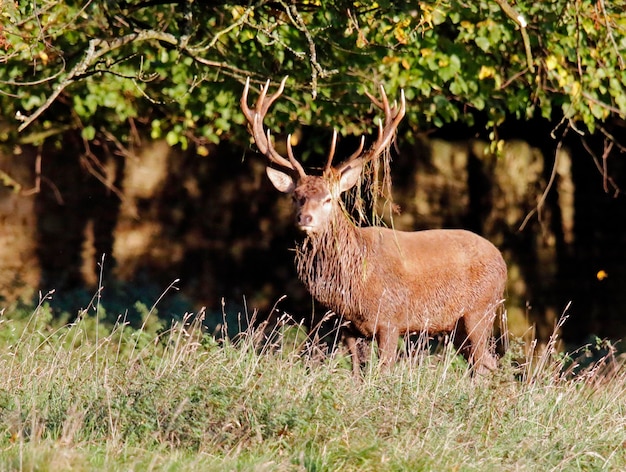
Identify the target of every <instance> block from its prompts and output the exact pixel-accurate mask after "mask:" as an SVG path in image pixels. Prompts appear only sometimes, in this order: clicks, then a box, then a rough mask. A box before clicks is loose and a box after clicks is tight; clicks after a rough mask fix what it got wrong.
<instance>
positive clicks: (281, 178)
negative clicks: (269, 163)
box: [265, 167, 296, 193]
mask: <svg viewBox="0 0 626 472" xmlns="http://www.w3.org/2000/svg"><path fill="white" fill-rule="evenodd" d="M265 173H266V174H267V176H268V177H269V178H270V181H271V182H272V184H273V185H274V187H276V190H278V191H280V192H283V193H291V192H293V190H294V189H295V188H296V184H295V182H294V181H293V178H292V177H291V176H290V175H289V174H287V173H285V172H282V171H280V170H276V169H274V168H272V167H266V168H265Z"/></svg>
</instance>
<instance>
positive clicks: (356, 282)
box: [242, 81, 507, 372]
mask: <svg viewBox="0 0 626 472" xmlns="http://www.w3.org/2000/svg"><path fill="white" fill-rule="evenodd" d="M268 85H269V84H268ZM268 85H266V87H265V88H264V89H263V91H262V94H261V96H260V97H259V100H258V102H257V107H256V110H251V109H249V108H248V107H247V103H246V102H247V88H248V84H246V89H245V91H244V95H243V97H242V108H243V110H244V113H245V114H246V117H247V118H248V122H249V123H250V126H251V128H252V133H253V136H254V137H255V141H256V143H257V146H258V147H259V149H260V150H261V151H262V152H263V153H264V154H266V155H267V156H268V157H269V158H270V160H272V162H274V163H277V164H279V165H281V166H282V167H285V168H286V169H287V170H286V171H283V170H279V169H275V168H273V167H268V168H267V174H268V177H269V178H270V180H271V182H272V184H273V185H274V186H275V187H276V188H277V189H278V190H279V191H281V192H284V193H287V194H290V195H292V197H293V200H294V204H295V206H296V222H297V224H298V226H299V227H300V228H301V229H302V230H303V231H305V232H306V238H305V239H304V241H303V243H302V244H301V245H300V246H299V247H298V251H297V255H296V266H297V269H298V274H299V277H300V279H301V280H302V281H303V282H304V284H305V285H306V286H307V288H308V290H309V292H310V293H311V294H312V295H313V297H314V298H315V299H317V300H318V301H319V302H321V303H322V304H324V305H326V306H327V307H328V308H330V309H331V310H333V311H334V312H335V313H337V314H338V315H340V316H343V318H344V319H345V320H347V321H349V322H350V323H351V326H350V330H349V332H350V333H356V334H358V335H360V336H364V337H369V338H375V339H376V340H377V343H378V349H379V356H380V359H381V363H382V364H387V365H388V364H390V363H392V362H394V360H395V357H396V349H397V344H398V339H399V336H401V335H404V334H409V333H415V332H427V333H429V334H435V333H441V332H453V331H454V332H455V341H456V343H457V344H458V345H460V347H461V348H462V352H463V353H464V354H465V356H466V357H467V359H468V360H469V362H470V364H471V365H472V366H473V367H474V368H475V370H476V371H478V372H486V371H489V370H492V369H494V368H495V367H496V360H495V358H494V356H493V355H492V352H491V348H490V339H491V334H492V330H493V321H494V318H495V314H496V309H497V307H498V306H499V305H500V304H501V302H502V300H501V298H502V296H503V292H504V287H505V284H506V279H507V269H506V264H505V262H504V260H503V258H502V255H501V253H500V251H499V250H498V249H497V248H496V247H495V246H494V245H493V244H491V243H490V242H489V241H487V240H486V239H484V238H482V237H481V236H479V235H477V234H474V233H471V232H469V231H464V230H425V231H416V232H404V231H396V230H393V229H389V228H385V227H379V226H372V227H359V226H357V225H355V223H354V222H353V221H352V220H351V218H350V217H349V216H348V215H347V212H346V211H345V208H344V207H343V203H342V200H341V194H342V193H343V192H345V191H347V190H349V189H350V188H352V187H353V186H355V185H356V183H357V182H358V181H359V177H360V175H361V171H362V167H363V164H364V163H365V162H366V161H368V160H372V159H374V158H375V157H376V156H377V155H378V154H380V152H382V150H383V148H384V147H386V146H388V145H389V142H390V141H391V139H392V135H393V132H394V131H395V128H396V126H397V124H398V122H399V121H400V119H401V118H402V116H403V115H404V106H405V105H404V96H402V100H401V105H400V107H399V108H398V107H397V106H395V105H394V107H393V108H392V107H390V106H389V103H388V102H387V98H386V96H385V95H384V91H383V101H382V102H377V101H376V100H374V99H373V100H374V103H375V104H376V105H378V106H379V107H380V108H383V109H384V110H385V115H386V123H385V126H384V127H383V125H382V123H381V125H380V129H379V137H378V140H377V142H376V143H375V145H374V147H373V148H372V149H371V150H370V151H368V152H367V153H364V154H362V153H361V151H362V146H361V148H360V149H359V151H357V153H355V154H354V155H353V156H352V157H351V158H350V159H348V160H347V161H346V162H345V163H344V164H343V165H341V166H339V167H332V166H331V165H330V163H331V160H332V155H333V150H334V140H333V146H332V147H333V150H331V153H330V155H329V160H328V164H327V166H326V169H325V170H324V173H323V175H321V176H313V175H307V174H306V172H305V171H304V169H303V168H302V166H301V165H300V164H299V163H298V162H297V161H296V160H295V158H294V157H293V153H292V150H291V147H290V145H289V141H288V146H287V150H288V154H289V160H287V159H285V158H282V157H281V156H280V155H278V154H277V153H276V151H275V150H274V149H273V147H272V145H271V141H270V139H269V134H266V133H264V132H262V131H261V130H262V123H261V121H262V117H263V115H264V114H265V112H266V111H267V108H269V105H271V103H272V102H273V101H274V100H275V99H276V98H277V96H278V95H280V93H281V92H282V86H283V85H284V81H283V83H282V84H281V88H280V90H279V91H278V92H277V93H275V94H274V95H273V96H271V97H268V98H266V97H265V95H266V93H267V88H268ZM370 98H371V97H370ZM244 104H245V105H244ZM346 343H347V345H348V347H349V349H350V351H351V354H352V357H353V359H352V360H353V367H354V370H355V372H358V371H359V365H358V357H357V353H356V345H355V342H354V337H353V335H352V334H349V335H347V336H346Z"/></svg>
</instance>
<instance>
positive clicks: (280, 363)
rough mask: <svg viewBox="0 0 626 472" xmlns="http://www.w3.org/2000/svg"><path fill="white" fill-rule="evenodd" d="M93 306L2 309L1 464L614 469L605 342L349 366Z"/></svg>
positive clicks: (620, 398) (619, 372) (278, 336)
mask: <svg viewBox="0 0 626 472" xmlns="http://www.w3.org/2000/svg"><path fill="white" fill-rule="evenodd" d="M99 318H100V315H99V314H98V313H97V309H95V310H92V311H90V312H84V313H82V315H81V316H80V317H79V318H78V319H77V320H76V321H74V322H72V323H62V322H58V321H57V322H53V320H52V318H51V315H50V310H49V309H48V308H47V307H46V305H45V304H42V305H40V306H39V307H37V308H36V309H33V310H32V311H30V312H28V313H24V312H23V311H20V310H17V309H16V310H15V311H14V312H4V313H3V315H2V317H0V372H1V376H0V471H9V470H33V471H34V470H37V471H63V470H72V471H88V470H104V471H109V470H110V471H113V470H120V471H122V470H124V471H130V470H135V471H143V470H171V471H187V470H194V471H222V470H255V471H257V470H258V471H274V470H278V471H282V470H285V471H291V470H296V471H298V470H306V471H334V470H337V471H338V470H341V471H370V470H371V471H386V470H394V471H404V470H410V471H420V470H433V471H492V470H493V471H550V470H554V471H568V470H585V471H601V470H606V471H618V470H626V373H625V372H624V370H623V368H622V366H620V365H619V363H617V362H614V361H613V358H612V357H605V358H602V359H600V360H599V361H597V362H590V363H589V364H588V365H586V366H584V368H583V367H582V366H581V367H579V368H576V364H571V360H570V359H569V358H568V357H567V356H563V355H559V354H558V353H556V352H553V350H552V349H550V346H548V349H546V350H545V351H544V352H543V354H537V353H533V352H532V349H531V347H532V346H530V347H529V346H523V345H522V344H520V343H519V342H517V341H515V340H512V341H511V347H510V348H509V350H508V352H507V354H506V355H505V356H504V357H503V358H502V359H501V364H502V365H501V367H500V369H499V370H498V371H497V372H495V373H493V375H491V376H489V377H486V378H472V377H471V376H470V375H469V373H468V371H467V367H466V364H465V361H464V360H463V359H462V358H460V357H459V356H457V355H455V353H454V352H453V351H452V350H450V349H443V350H441V351H438V352H436V353H435V354H428V353H426V352H418V353H416V354H411V355H408V356H406V357H405V358H403V359H402V360H401V361H400V362H399V363H398V364H397V365H396V366H395V367H394V368H392V369H391V370H389V371H385V372H381V371H379V370H378V369H377V368H376V363H375V360H374V359H372V360H371V362H369V363H368V364H367V365H366V366H365V367H364V371H363V378H362V379H355V378H353V377H352V374H351V370H350V366H349V364H348V362H347V359H346V358H345V357H344V356H343V355H342V354H341V353H338V354H335V355H332V356H326V357H322V356H319V355H317V354H316V348H315V346H311V345H310V344H308V343H306V342H305V341H306V340H305V339H304V337H303V336H302V330H301V329H298V328H291V329H287V330H281V331H276V332H275V333H274V334H275V336H273V337H272V340H271V341H267V339H265V338H263V337H262V336H260V333H258V332H254V331H249V332H247V333H246V334H245V335H244V336H242V337H241V338H240V339H239V340H238V341H237V342H229V341H217V340H215V339H214V338H213V337H212V336H209V335H206V334H203V333H202V329H201V327H200V326H201V318H202V317H201V316H199V317H198V316H191V315H187V316H186V317H184V319H182V320H180V321H179V322H176V323H173V324H172V325H171V326H169V327H164V326H163V325H162V323H161V322H160V321H158V319H157V318H156V316H155V314H154V313H152V312H151V311H150V310H149V309H144V312H143V320H144V322H143V326H141V327H139V328H135V329H132V328H130V327H129V326H128V324H126V323H124V322H123V319H120V320H119V321H118V322H117V323H115V324H110V325H107V323H104V322H97V321H98V319H99ZM303 341H304V342H303ZM525 352H526V353H525ZM583 354H584V353H583ZM583 357H584V356H583ZM575 371H576V372H577V375H573V372H575Z"/></svg>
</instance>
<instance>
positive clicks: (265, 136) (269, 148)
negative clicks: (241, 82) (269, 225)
mask: <svg viewBox="0 0 626 472" xmlns="http://www.w3.org/2000/svg"><path fill="white" fill-rule="evenodd" d="M286 81H287V77H284V78H283V80H282V81H281V82H280V85H279V87H278V90H277V91H276V92H274V93H273V94H272V95H270V96H269V97H268V96H267V92H268V91H269V88H270V80H269V79H268V80H267V82H266V83H265V86H264V87H263V88H262V89H261V93H260V94H259V98H258V99H257V101H256V106H255V108H254V109H252V108H250V107H249V106H248V91H249V89H250V77H248V78H247V79H246V85H245V87H244V89H243V94H242V95H241V101H240V103H241V110H242V111H243V114H244V115H245V117H246V120H248V128H249V130H250V133H251V134H252V137H253V138H254V142H255V143H256V146H257V148H259V151H260V152H261V153H262V154H265V156H267V157H268V159H269V160H270V161H272V162H273V163H275V164H277V165H279V166H282V167H286V168H287V169H291V170H295V171H296V172H297V173H298V174H300V176H301V177H302V176H305V175H306V173H305V172H304V168H303V167H302V165H301V164H300V163H299V162H298V161H297V160H296V159H295V157H294V156H293V151H292V149H291V135H290V136H289V137H288V138H287V154H288V157H289V159H285V158H284V157H283V156H281V155H280V154H279V153H278V152H277V151H276V149H274V146H273V145H272V140H271V139H270V130H267V131H265V130H264V129H263V118H265V115H266V114H267V111H268V110H269V108H270V106H272V103H274V102H275V101H276V99H277V98H278V97H280V96H281V94H282V93H283V90H284V88H285V82H286Z"/></svg>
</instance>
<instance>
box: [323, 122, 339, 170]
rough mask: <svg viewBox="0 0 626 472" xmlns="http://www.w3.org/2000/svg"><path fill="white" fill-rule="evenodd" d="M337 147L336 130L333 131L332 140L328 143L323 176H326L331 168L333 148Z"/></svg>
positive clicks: (333, 154)
mask: <svg viewBox="0 0 626 472" xmlns="http://www.w3.org/2000/svg"><path fill="white" fill-rule="evenodd" d="M336 146H337V130H336V129H333V139H332V141H331V143H330V151H328V159H327V160H326V166H325V167H324V174H325V175H326V174H328V173H329V172H330V169H332V166H333V157H335V147H336Z"/></svg>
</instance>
